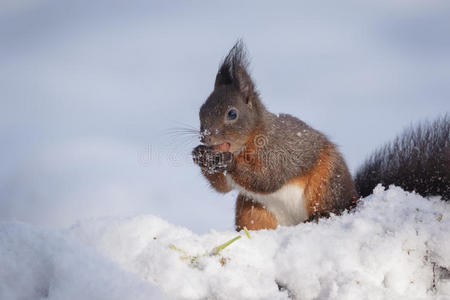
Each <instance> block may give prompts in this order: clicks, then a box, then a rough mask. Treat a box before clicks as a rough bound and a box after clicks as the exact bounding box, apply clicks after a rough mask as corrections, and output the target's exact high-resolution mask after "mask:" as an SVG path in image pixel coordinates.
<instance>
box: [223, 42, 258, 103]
mask: <svg viewBox="0 0 450 300" xmlns="http://www.w3.org/2000/svg"><path fill="white" fill-rule="evenodd" d="M247 67H248V60H247V55H246V51H245V46H244V43H243V42H242V40H238V41H237V42H236V44H235V45H234V46H233V48H231V50H230V52H229V53H228V55H227V57H225V59H224V61H223V62H222V64H221V66H220V68H219V71H218V72H217V76H216V82H215V84H214V87H218V86H221V85H234V86H235V87H236V88H237V89H238V90H239V91H240V92H241V93H242V94H243V95H244V98H245V99H246V101H247V104H249V105H251V103H250V99H251V98H252V95H253V94H254V93H255V92H254V85H253V81H252V79H251V78H250V75H249V74H248V72H247Z"/></svg>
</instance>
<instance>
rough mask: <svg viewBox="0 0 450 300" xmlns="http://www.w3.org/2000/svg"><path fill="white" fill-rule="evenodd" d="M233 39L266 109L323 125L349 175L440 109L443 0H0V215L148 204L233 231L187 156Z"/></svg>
mask: <svg viewBox="0 0 450 300" xmlns="http://www.w3.org/2000/svg"><path fill="white" fill-rule="evenodd" d="M238 38H243V39H244V41H245V42H246V44H247V48H248V50H249V53H250V57H251V71H252V72H251V73H252V76H253V78H254V81H255V82H256V85H257V88H258V90H259V91H260V93H261V95H262V100H263V102H264V103H265V104H266V106H267V107H268V108H269V109H270V110H271V111H272V112H274V113H279V112H283V113H290V114H293V115H295V116H297V117H299V118H301V119H302V120H304V121H306V122H307V123H309V124H310V125H312V126H313V127H315V128H317V129H319V130H321V131H322V132H324V133H326V134H327V135H328V136H329V137H330V138H331V140H333V141H334V142H335V143H337V144H338V145H339V146H340V149H341V151H342V152H343V154H344V156H345V158H346V160H347V162H348V164H349V166H350V168H351V169H352V170H355V169H356V168H357V166H358V165H360V164H361V163H362V162H363V160H364V158H365V157H366V156H367V155H368V154H369V153H370V152H371V151H372V150H374V149H375V148H376V147H377V146H380V145H381V144H382V143H384V142H387V141H388V140H390V139H392V138H393V137H394V136H395V135H396V134H397V133H399V132H401V131H402V129H404V128H405V127H406V126H408V125H410V124H412V123H414V122H416V121H420V120H424V119H427V118H428V119H433V118H436V117H437V116H439V115H441V114H443V113H445V112H450V99H449V98H450V2H448V1H430V0H423V1H415V0H412V1H399V0H398V1H397V0H389V1H388V0H384V1H371V2H366V1H325V2H322V1H320V2H317V1H315V2H312V1H308V2H307V1H277V2H275V1H222V2H218V1H195V0H191V1H106V0H101V1H87V0H81V1H57V0H42V1H39V0H21V1H13V0H8V1H0V93H1V94H0V95H1V97H0V143H1V148H0V166H1V167H0V220H8V221H9V220H16V221H23V222H27V223H33V224H37V225H41V226H50V227H62V226H63V227H66V226H70V225H71V224H73V223H75V222H76V221H77V220H79V219H84V218H96V217H103V216H130V215H137V214H155V215H159V216H161V217H163V218H164V219H166V220H168V221H169V222H171V223H174V224H178V225H182V226H186V227H188V228H190V229H192V230H194V231H196V232H199V233H201V232H206V231H209V230H210V229H215V230H222V229H229V228H232V227H233V215H234V212H233V209H234V198H235V196H236V194H235V193H231V194H228V195H225V196H223V195H219V194H217V193H215V192H213V191H212V190H211V189H209V188H208V185H207V182H206V181H205V180H204V179H203V178H202V177H201V175H200V171H199V169H198V168H197V167H196V166H194V165H193V163H192V162H191V159H190V157H189V153H190V151H191V149H192V148H193V147H194V146H195V145H196V144H197V143H198V142H197V141H196V140H195V139H194V138H191V139H186V137H183V136H172V135H170V134H169V133H168V131H169V130H170V129H171V128H174V127H179V126H180V124H188V125H190V126H194V127H198V126H199V121H198V109H199V107H200V105H201V104H202V103H203V101H204V100H205V99H206V97H207V96H208V94H209V93H210V92H211V90H212V88H213V84H214V78H215V73H216V71H217V67H218V65H219V63H220V61H221V59H222V58H223V57H224V56H225V55H226V53H227V52H228V50H229V49H230V48H231V47H232V45H233V44H234V42H235V41H236V40H237V39H238Z"/></svg>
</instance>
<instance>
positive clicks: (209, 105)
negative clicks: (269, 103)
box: [200, 41, 265, 152]
mask: <svg viewBox="0 0 450 300" xmlns="http://www.w3.org/2000/svg"><path fill="white" fill-rule="evenodd" d="M247 66H248V62H247V59H246V53H245V49H244V45H243V43H242V41H238V42H237V43H236V44H235V45H234V47H233V48H232V49H231V50H230V52H229V53H228V55H227V57H226V58H225V59H224V61H223V63H222V64H221V66H220V68H219V71H218V72H217V76H216V81H215V84H214V91H213V92H212V93H211V95H210V96H209V97H208V99H206V101H205V103H204V104H203V105H202V107H201V108H200V135H201V141H202V143H204V144H205V145H208V146H216V149H218V150H220V151H230V152H236V151H238V150H240V149H241V148H242V146H243V145H244V144H245V142H246V141H247V140H248V138H249V137H250V136H251V134H252V133H253V131H254V130H255V129H256V127H257V126H258V124H260V122H259V121H260V119H261V115H262V113H263V111H264V110H265V109H264V106H263V105H262V103H261V101H260V100H259V97H258V93H257V92H256V90H255V88H254V84H253V81H252V79H251V78H250V75H249V74H248V71H247Z"/></svg>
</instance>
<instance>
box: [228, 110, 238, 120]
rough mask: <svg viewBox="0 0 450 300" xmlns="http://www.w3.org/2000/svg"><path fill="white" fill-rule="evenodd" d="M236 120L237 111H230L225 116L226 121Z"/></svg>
mask: <svg viewBox="0 0 450 300" xmlns="http://www.w3.org/2000/svg"><path fill="white" fill-rule="evenodd" d="M236 118H237V111H236V110H235V109H230V110H229V111H228V114H227V120H230V121H231V120H235V119H236Z"/></svg>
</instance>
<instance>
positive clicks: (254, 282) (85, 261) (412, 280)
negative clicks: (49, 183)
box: [0, 186, 450, 299]
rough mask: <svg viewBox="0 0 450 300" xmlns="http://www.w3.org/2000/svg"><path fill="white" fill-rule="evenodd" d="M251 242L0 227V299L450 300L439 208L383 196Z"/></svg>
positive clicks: (99, 227)
mask: <svg viewBox="0 0 450 300" xmlns="http://www.w3.org/2000/svg"><path fill="white" fill-rule="evenodd" d="M230 221H231V220H230ZM250 234H251V238H250V239H248V238H247V237H246V236H245V234H244V233H240V234H239V233H236V232H233V231H224V232H216V231H211V232H209V233H207V234H203V235H197V234H194V233H192V232H191V231H190V230H188V229H186V228H182V227H177V226H175V225H172V224H169V223H167V222H166V221H164V220H162V219H160V218H158V217H155V216H151V215H145V216H136V217H133V218H120V219H119V218H107V219H95V220H89V221H81V222H79V223H78V224H76V225H74V226H72V227H70V228H69V229H66V230H62V231H58V232H55V231H52V232H50V231H48V230H43V229H36V228H35V227H31V226H30V225H27V224H18V223H2V224H1V225H0V283H1V284H0V299H40V298H48V299H159V298H163V297H165V298H175V299H201V298H203V299H204V298H208V299H287V298H288V297H289V295H291V296H292V295H295V296H296V297H297V298H298V299H450V280H449V279H442V280H436V282H435V287H434V288H433V277H436V278H437V277H439V271H438V270H439V268H438V267H437V266H443V267H446V268H450V205H449V204H448V203H445V202H441V201H439V200H438V199H431V200H429V199H424V198H422V197H420V196H418V195H415V194H411V193H407V192H404V191H403V190H401V189H400V188H396V187H391V188H390V189H388V190H387V191H384V190H383V188H382V187H380V186H379V187H377V188H376V189H375V191H374V195H373V196H369V197H367V198H366V199H364V200H363V201H362V202H361V203H360V205H359V208H358V209H357V210H356V211H355V212H352V213H347V214H344V215H343V216H336V217H333V218H330V219H324V220H321V221H320V222H319V223H318V224H315V223H308V224H300V225H298V226H296V227H283V228H278V229H277V230H271V231H259V232H251V233H250ZM237 235H241V236H242V237H241V238H240V239H239V240H237V241H235V242H234V243H232V244H231V245H230V246H228V247H227V248H225V249H223V250H222V251H221V252H220V253H219V255H210V254H211V253H212V252H211V251H212V250H213V249H214V248H215V247H216V246H218V245H220V244H222V243H224V242H226V241H228V240H230V239H232V238H233V237H235V236H237ZM174 248H177V249H174ZM194 256H195V257H196V259H194V260H193V259H192V257H194ZM433 266H434V269H435V272H433ZM433 274H434V275H433ZM277 282H278V283H279V284H280V285H281V286H284V287H286V288H287V290H288V291H287V290H286V289H282V290H281V291H280V290H279V288H278V286H277ZM163 295H164V296H163Z"/></svg>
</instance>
